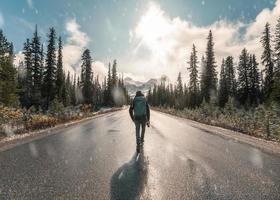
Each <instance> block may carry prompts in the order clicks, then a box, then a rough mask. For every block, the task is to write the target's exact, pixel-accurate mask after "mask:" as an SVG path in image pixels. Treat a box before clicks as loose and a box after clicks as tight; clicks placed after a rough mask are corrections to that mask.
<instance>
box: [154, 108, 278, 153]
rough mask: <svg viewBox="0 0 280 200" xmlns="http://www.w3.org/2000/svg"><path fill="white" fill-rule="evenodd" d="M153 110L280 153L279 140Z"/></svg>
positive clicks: (208, 130)
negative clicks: (274, 140) (254, 135)
mask: <svg viewBox="0 0 280 200" xmlns="http://www.w3.org/2000/svg"><path fill="white" fill-rule="evenodd" d="M152 110H153V109H152ZM153 111H158V112H160V113H162V114H165V115H168V116H172V117H174V118H177V119H181V120H184V121H188V122H189V124H190V125H191V126H192V127H194V128H198V129H200V130H202V131H204V132H207V133H210V134H213V135H217V136H220V137H223V138H224V139H232V140H234V141H236V142H239V143H243V144H247V145H250V146H252V147H255V148H258V149H261V150H263V151H264V152H266V153H270V154H277V155H278V156H279V155H280V144H279V143H278V142H273V141H269V140H265V139H261V138H257V137H253V136H250V135H246V134H244V133H240V132H237V131H233V130H230V129H225V128H221V127H218V126H212V125H208V124H203V123H201V122H197V121H194V120H190V119H188V118H183V117H179V116H176V115H172V114H169V113H166V112H163V111H160V110H153Z"/></svg>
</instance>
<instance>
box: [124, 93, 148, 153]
mask: <svg viewBox="0 0 280 200" xmlns="http://www.w3.org/2000/svg"><path fill="white" fill-rule="evenodd" d="M129 114H130V117H131V119H132V121H133V122H134V123H135V127H136V144H137V148H136V150H137V152H138V153H139V151H140V145H143V143H144V136H145V128H146V124H147V126H150V108H149V105H148V103H147V101H146V98H145V97H144V95H143V93H142V92H141V91H137V92H136V96H135V97H134V99H133V101H132V103H131V105H130V108H129ZM140 128H141V135H140Z"/></svg>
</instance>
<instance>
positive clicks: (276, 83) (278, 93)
mask: <svg viewBox="0 0 280 200" xmlns="http://www.w3.org/2000/svg"><path fill="white" fill-rule="evenodd" d="M274 60H275V68H274V77H273V88H272V94H271V97H272V100H274V101H275V102H276V103H278V104H279V105H280V17H279V18H278V20H277V24H276V28H275V35H274Z"/></svg>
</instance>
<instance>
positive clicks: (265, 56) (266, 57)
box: [261, 23, 273, 102]
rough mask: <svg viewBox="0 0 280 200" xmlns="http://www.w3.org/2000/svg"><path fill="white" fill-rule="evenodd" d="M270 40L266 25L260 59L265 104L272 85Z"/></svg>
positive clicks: (268, 27)
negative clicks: (263, 74)
mask: <svg viewBox="0 0 280 200" xmlns="http://www.w3.org/2000/svg"><path fill="white" fill-rule="evenodd" d="M270 40H271V38H270V25H269V23H266V25H265V29H264V31H263V35H262V37H261V43H262V46H263V48H264V50H263V53H262V56H261V59H262V64H263V65H264V67H265V84H264V95H265V100H266V102H268V101H269V98H270V94H271V92H272V85H273V60H272V55H273V53H272V49H271V41H270Z"/></svg>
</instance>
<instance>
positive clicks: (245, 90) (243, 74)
mask: <svg viewBox="0 0 280 200" xmlns="http://www.w3.org/2000/svg"><path fill="white" fill-rule="evenodd" d="M237 70H238V82H237V86H238V88H237V89H238V97H239V102H240V103H241V105H245V104H246V105H245V106H247V105H248V101H249V99H248V97H249V90H250V88H249V54H248V52H247V50H246V49H243V50H242V52H241V55H240V56H239V63H238V67H237Z"/></svg>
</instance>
